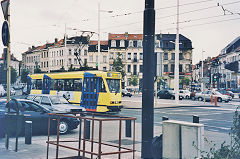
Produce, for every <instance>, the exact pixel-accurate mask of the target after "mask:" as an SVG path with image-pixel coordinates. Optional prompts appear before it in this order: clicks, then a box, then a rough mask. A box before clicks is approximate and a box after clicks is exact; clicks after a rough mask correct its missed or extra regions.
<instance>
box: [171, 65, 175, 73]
mask: <svg viewBox="0 0 240 159" xmlns="http://www.w3.org/2000/svg"><path fill="white" fill-rule="evenodd" d="M174 70H175V65H174V64H171V72H174Z"/></svg>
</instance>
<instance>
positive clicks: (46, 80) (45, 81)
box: [42, 75, 51, 94]
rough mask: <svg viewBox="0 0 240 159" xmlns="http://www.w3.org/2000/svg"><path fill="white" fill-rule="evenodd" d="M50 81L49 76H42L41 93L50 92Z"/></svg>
mask: <svg viewBox="0 0 240 159" xmlns="http://www.w3.org/2000/svg"><path fill="white" fill-rule="evenodd" d="M50 81H51V78H50V77H48V76H47V75H44V76H43V83H42V94H50Z"/></svg>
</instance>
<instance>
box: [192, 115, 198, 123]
mask: <svg viewBox="0 0 240 159" xmlns="http://www.w3.org/2000/svg"><path fill="white" fill-rule="evenodd" d="M193 123H199V116H197V115H193Z"/></svg>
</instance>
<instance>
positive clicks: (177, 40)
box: [174, 0, 179, 104]
mask: <svg viewBox="0 0 240 159" xmlns="http://www.w3.org/2000/svg"><path fill="white" fill-rule="evenodd" d="M174 91H175V103H176V104H179V0H177V33H176V41H175V73H174Z"/></svg>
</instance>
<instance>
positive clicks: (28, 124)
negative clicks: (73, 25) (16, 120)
mask: <svg viewBox="0 0 240 159" xmlns="http://www.w3.org/2000/svg"><path fill="white" fill-rule="evenodd" d="M25 144H32V121H25Z"/></svg>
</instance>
